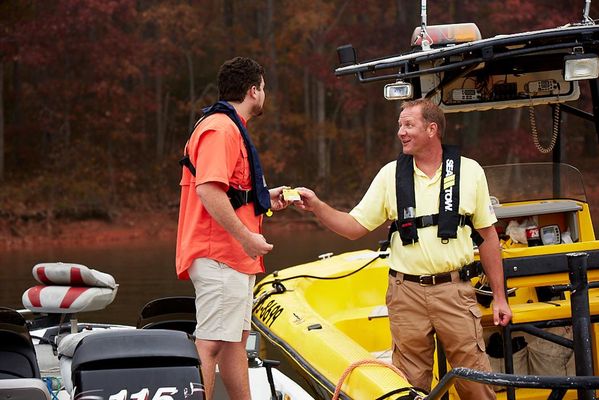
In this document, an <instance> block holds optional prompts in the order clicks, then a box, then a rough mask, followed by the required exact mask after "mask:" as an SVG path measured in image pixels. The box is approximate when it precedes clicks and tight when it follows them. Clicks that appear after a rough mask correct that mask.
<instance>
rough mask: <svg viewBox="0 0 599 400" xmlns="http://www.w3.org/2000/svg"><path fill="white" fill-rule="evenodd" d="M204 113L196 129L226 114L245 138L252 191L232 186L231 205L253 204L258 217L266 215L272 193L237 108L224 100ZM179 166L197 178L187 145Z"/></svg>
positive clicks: (230, 191)
mask: <svg viewBox="0 0 599 400" xmlns="http://www.w3.org/2000/svg"><path fill="white" fill-rule="evenodd" d="M202 111H203V112H204V115H203V116H202V118H200V119H199V120H198V122H196V124H195V127H197V126H198V124H199V123H200V122H201V121H202V120H203V119H204V118H206V117H208V116H210V115H212V114H216V113H222V114H226V115H227V116H228V117H229V118H230V119H231V120H232V121H233V122H234V123H235V125H236V126H237V128H238V129H239V132H240V133H241V137H242V138H243V143H244V144H245V148H246V149H247V152H248V159H249V164H250V173H251V178H252V190H250V191H249V192H248V191H244V190H238V189H236V188H234V187H232V186H230V187H229V190H228V191H227V195H228V196H229V199H230V200H231V205H232V206H233V208H234V209H236V208H239V207H241V206H242V205H245V204H247V203H249V202H253V203H254V213H255V214H256V215H260V214H264V213H266V212H267V211H268V210H269V209H270V193H269V191H268V186H266V179H265V178H264V173H263V172H262V171H263V170H262V165H261V164H260V158H259V157H258V151H257V150H256V147H254V144H253V143H252V139H251V138H250V135H249V133H248V131H247V129H246V127H245V126H244V125H243V123H242V122H241V120H240V119H239V115H237V111H235V108H233V106H231V105H230V104H229V103H227V102H226V101H223V100H221V101H219V102H217V103H215V104H213V105H212V106H210V107H206V108H204V109H202ZM195 127H194V130H195ZM192 133H193V131H192ZM188 143H189V142H188ZM179 164H180V165H181V166H184V167H187V168H188V169H189V171H190V172H191V174H192V175H193V176H196V169H195V167H194V165H193V163H192V162H191V160H190V159H189V154H188V153H187V145H186V146H185V153H184V156H183V158H182V159H181V160H180V161H179Z"/></svg>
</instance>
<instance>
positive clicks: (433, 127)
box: [427, 122, 439, 138]
mask: <svg viewBox="0 0 599 400" xmlns="http://www.w3.org/2000/svg"><path fill="white" fill-rule="evenodd" d="M427 129H428V130H429V132H428V136H429V137H430V138H432V137H435V136H438V135H439V125H437V123H436V122H431V123H430V124H428V128H427Z"/></svg>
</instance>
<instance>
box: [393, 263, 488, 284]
mask: <svg viewBox="0 0 599 400" xmlns="http://www.w3.org/2000/svg"><path fill="white" fill-rule="evenodd" d="M478 266H479V264H478V263H472V264H468V265H465V266H464V267H462V269H460V270H459V271H458V272H459V274H460V279H461V280H462V281H469V280H470V279H471V278H472V277H474V276H475V275H476V274H477V270H478ZM397 274H398V272H397V271H395V270H394V269H390V270H389V275H391V276H392V277H394V278H395V277H397ZM403 279H404V280H406V281H410V282H416V283H419V284H421V285H426V286H430V285H438V284H440V283H447V282H451V272H443V273H441V274H435V275H410V274H403Z"/></svg>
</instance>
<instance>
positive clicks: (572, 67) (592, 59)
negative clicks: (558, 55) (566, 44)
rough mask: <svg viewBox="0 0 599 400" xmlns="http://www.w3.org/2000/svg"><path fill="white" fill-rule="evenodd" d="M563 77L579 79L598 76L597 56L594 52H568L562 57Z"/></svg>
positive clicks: (598, 61)
mask: <svg viewBox="0 0 599 400" xmlns="http://www.w3.org/2000/svg"><path fill="white" fill-rule="evenodd" d="M564 64H565V66H564V79H565V80H566V81H579V80H581V79H596V78H597V77H599V57H597V55H596V54H591V53H587V54H582V53H576V54H570V55H567V56H565V57H564Z"/></svg>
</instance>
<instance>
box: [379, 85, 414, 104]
mask: <svg viewBox="0 0 599 400" xmlns="http://www.w3.org/2000/svg"><path fill="white" fill-rule="evenodd" d="M413 93H414V91H413V88H412V84H411V83H407V82H404V81H397V82H395V83H390V84H388V85H385V89H384V90H383V94H384V95H385V98H386V99H387V100H408V99H411V98H412V96H413Z"/></svg>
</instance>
